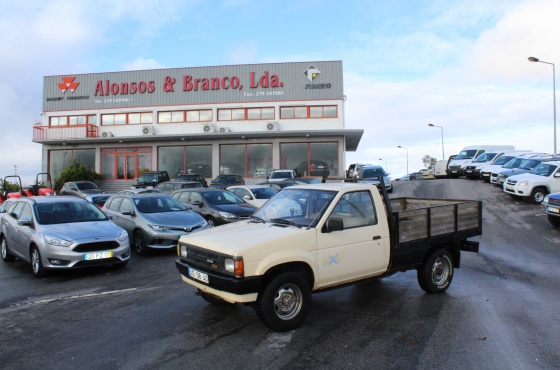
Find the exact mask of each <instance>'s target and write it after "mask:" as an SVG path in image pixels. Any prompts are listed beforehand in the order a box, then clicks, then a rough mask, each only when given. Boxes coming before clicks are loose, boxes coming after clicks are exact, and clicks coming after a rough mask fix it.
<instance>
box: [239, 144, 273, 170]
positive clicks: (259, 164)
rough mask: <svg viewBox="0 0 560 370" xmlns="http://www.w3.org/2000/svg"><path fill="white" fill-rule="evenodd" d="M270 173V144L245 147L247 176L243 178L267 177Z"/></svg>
mask: <svg viewBox="0 0 560 370" xmlns="http://www.w3.org/2000/svg"><path fill="white" fill-rule="evenodd" d="M270 172H272V144H249V145H247V174H243V176H252V177H268V175H269V174H270Z"/></svg>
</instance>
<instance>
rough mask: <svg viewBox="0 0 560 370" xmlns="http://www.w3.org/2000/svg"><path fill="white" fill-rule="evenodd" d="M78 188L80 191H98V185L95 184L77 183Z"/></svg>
mask: <svg viewBox="0 0 560 370" xmlns="http://www.w3.org/2000/svg"><path fill="white" fill-rule="evenodd" d="M76 186H77V187H78V189H80V190H91V189H98V187H97V185H95V184H94V183H93V182H77V183H76Z"/></svg>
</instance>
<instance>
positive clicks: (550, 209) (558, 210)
mask: <svg viewBox="0 0 560 370" xmlns="http://www.w3.org/2000/svg"><path fill="white" fill-rule="evenodd" d="M546 210H547V211H548V212H552V213H560V209H558V208H552V207H546Z"/></svg>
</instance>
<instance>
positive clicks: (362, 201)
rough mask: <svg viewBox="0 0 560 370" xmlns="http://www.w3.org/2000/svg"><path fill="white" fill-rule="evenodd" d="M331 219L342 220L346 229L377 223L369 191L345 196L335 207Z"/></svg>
mask: <svg viewBox="0 0 560 370" xmlns="http://www.w3.org/2000/svg"><path fill="white" fill-rule="evenodd" d="M330 217H337V218H340V219H342V222H343V223H344V228H345V229H349V228H354V227H362V226H370V225H375V224H376V223H377V216H376V214H375V208H374V207H373V200H372V199H371V195H370V193H369V192H367V191H357V192H353V193H347V194H344V195H343V196H342V198H340V199H339V201H338V203H337V204H336V206H335V207H334V209H333V211H332V213H331V215H330Z"/></svg>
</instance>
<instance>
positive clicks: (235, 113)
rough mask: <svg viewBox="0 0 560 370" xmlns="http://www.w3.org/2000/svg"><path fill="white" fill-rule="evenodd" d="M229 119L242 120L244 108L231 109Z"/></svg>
mask: <svg viewBox="0 0 560 370" xmlns="http://www.w3.org/2000/svg"><path fill="white" fill-rule="evenodd" d="M231 119H232V120H234V121H235V120H237V121H240V120H244V119H245V109H232V110H231Z"/></svg>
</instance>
